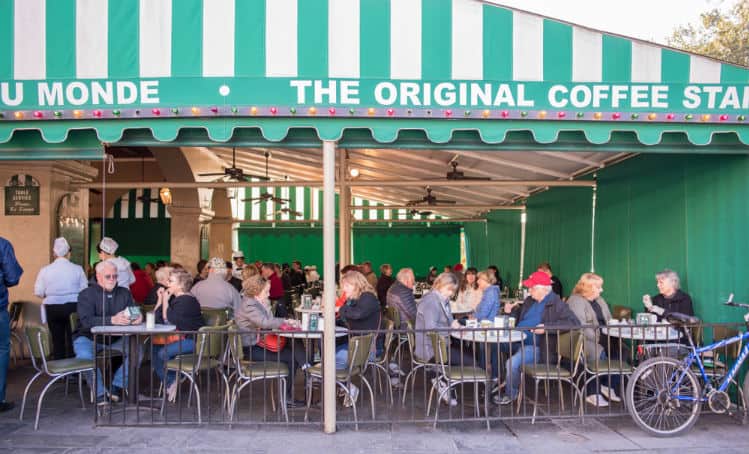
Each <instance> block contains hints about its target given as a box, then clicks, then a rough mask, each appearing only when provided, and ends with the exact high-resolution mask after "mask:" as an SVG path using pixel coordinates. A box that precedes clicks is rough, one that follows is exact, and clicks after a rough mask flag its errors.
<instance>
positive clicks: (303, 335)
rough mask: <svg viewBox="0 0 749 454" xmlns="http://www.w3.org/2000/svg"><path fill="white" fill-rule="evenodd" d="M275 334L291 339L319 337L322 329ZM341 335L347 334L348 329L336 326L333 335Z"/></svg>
mask: <svg viewBox="0 0 749 454" xmlns="http://www.w3.org/2000/svg"><path fill="white" fill-rule="evenodd" d="M276 334H278V335H279V336H281V337H288V338H291V339H320V338H321V337H322V331H280V332H278V333H276ZM343 336H348V329H346V328H344V327H342V326H336V327H335V337H343Z"/></svg>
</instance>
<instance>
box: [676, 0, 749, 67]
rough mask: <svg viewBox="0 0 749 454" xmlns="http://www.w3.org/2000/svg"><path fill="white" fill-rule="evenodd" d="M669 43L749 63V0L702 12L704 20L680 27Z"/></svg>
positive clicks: (725, 58) (728, 60) (740, 62)
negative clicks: (724, 9)
mask: <svg viewBox="0 0 749 454" xmlns="http://www.w3.org/2000/svg"><path fill="white" fill-rule="evenodd" d="M668 44H669V45H671V46H673V47H676V48H679V49H683V50H685V51H688V52H694V53H697V54H702V55H707V56H709V57H714V58H717V59H720V60H724V61H727V62H730V63H735V64H738V65H743V66H749V0H738V1H737V2H736V4H734V5H733V6H732V7H731V8H729V9H728V10H726V11H721V10H720V9H719V8H714V9H712V10H710V11H707V12H705V13H702V14H701V15H700V24H698V25H694V24H689V25H685V26H681V27H678V28H677V29H676V30H674V32H673V34H672V35H671V37H670V38H669V39H668Z"/></svg>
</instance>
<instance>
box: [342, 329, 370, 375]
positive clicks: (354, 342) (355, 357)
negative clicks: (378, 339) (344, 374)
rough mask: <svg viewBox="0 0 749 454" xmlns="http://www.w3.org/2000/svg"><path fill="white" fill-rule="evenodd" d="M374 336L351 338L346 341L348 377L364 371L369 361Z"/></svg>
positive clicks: (366, 335)
mask: <svg viewBox="0 0 749 454" xmlns="http://www.w3.org/2000/svg"><path fill="white" fill-rule="evenodd" d="M373 339H374V334H365V335H362V336H353V337H351V338H350V339H349V341H348V370H349V375H355V374H358V373H360V372H361V371H363V370H364V366H366V364H367V361H368V360H369V351H370V349H371V347H372V341H373Z"/></svg>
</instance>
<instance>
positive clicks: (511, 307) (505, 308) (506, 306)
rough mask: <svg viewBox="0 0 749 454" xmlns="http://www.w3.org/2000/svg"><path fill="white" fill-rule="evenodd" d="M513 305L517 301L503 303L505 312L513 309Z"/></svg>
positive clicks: (507, 312) (515, 304) (510, 311)
mask: <svg viewBox="0 0 749 454" xmlns="http://www.w3.org/2000/svg"><path fill="white" fill-rule="evenodd" d="M515 306H517V303H507V304H505V307H504V311H505V314H511V313H512V310H513V309H515Z"/></svg>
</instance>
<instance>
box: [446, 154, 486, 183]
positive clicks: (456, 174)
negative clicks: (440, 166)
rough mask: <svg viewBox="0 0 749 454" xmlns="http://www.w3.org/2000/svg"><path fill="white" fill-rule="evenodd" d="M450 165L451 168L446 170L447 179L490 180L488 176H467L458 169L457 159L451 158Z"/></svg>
mask: <svg viewBox="0 0 749 454" xmlns="http://www.w3.org/2000/svg"><path fill="white" fill-rule="evenodd" d="M450 165H451V166H452V168H453V169H452V170H449V171H448V172H447V179H448V180H485V181H489V180H491V178H489V177H467V176H466V175H465V174H464V173H463V172H462V171H460V170H458V160H457V159H453V160H452V161H450Z"/></svg>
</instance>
